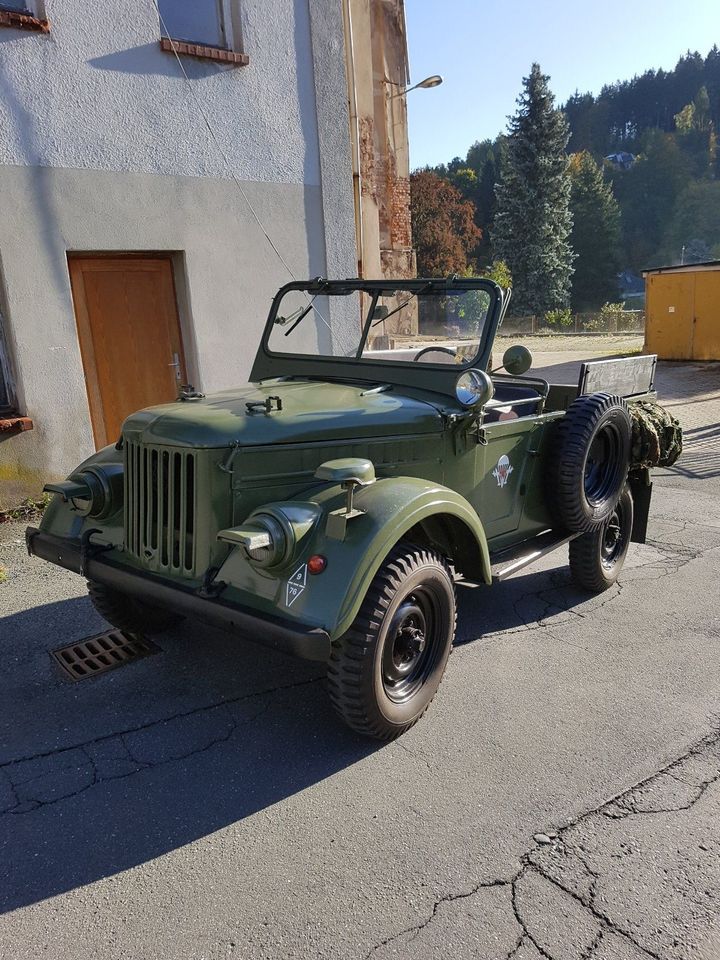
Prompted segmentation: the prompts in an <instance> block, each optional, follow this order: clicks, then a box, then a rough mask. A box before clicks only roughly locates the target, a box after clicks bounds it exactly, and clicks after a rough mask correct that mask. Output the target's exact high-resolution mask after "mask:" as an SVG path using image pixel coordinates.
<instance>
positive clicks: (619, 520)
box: [600, 504, 625, 569]
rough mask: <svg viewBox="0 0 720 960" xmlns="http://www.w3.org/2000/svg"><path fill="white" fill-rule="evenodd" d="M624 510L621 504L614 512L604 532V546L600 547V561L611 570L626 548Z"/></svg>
mask: <svg viewBox="0 0 720 960" xmlns="http://www.w3.org/2000/svg"><path fill="white" fill-rule="evenodd" d="M623 519H624V516H623V508H622V506H621V505H620V504H618V505H617V507H616V508H615V509H614V510H613V512H612V513H611V515H610V519H609V520H608V522H607V523H606V525H605V529H604V530H603V538H602V545H601V547H600V559H601V561H602V565H603V566H604V567H605V568H607V569H611V568H612V567H614V566H615V564H616V563H617V561H618V557H619V556H620V555H621V554H622V552H623V549H624V547H625V536H624V534H623Z"/></svg>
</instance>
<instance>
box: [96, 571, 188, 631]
mask: <svg viewBox="0 0 720 960" xmlns="http://www.w3.org/2000/svg"><path fill="white" fill-rule="evenodd" d="M88 593H89V594H90V599H91V600H92V602H93V606H94V607H95V609H96V610H97V612H98V613H99V614H100V616H101V617H103V618H104V619H105V620H107V622H108V623H111V624H112V625H113V626H114V627H117V628H118V629H119V630H127V631H128V633H144V634H150V635H152V634H156V633H163V632H164V631H165V630H169V629H170V628H171V627H174V626H176V625H177V624H178V623H180V622H181V621H182V620H183V619H184V618H183V617H181V616H180V615H179V614H177V613H172V612H171V611H170V610H163V608H162V607H154V606H153V605H152V604H150V603H145V602H144V601H143V600H136V599H135V598H134V597H131V596H129V595H128V594H126V593H120V592H119V591H118V590H113V589H112V588H111V587H106V586H105V584H103V583H98V582H97V580H88Z"/></svg>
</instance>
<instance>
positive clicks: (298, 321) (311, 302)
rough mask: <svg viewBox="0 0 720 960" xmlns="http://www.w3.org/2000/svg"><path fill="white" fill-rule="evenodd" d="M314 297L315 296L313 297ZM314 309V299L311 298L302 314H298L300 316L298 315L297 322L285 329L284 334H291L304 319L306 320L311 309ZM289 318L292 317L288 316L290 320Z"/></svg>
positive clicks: (287, 335)
mask: <svg viewBox="0 0 720 960" xmlns="http://www.w3.org/2000/svg"><path fill="white" fill-rule="evenodd" d="M313 299H314V298H313ZM313 309H314V308H313V301H312V300H311V301H310V303H309V304H308V305H307V306H306V307H305V309H304V310H303V311H302V312H301V313H300V314H298V316H297V317H296V319H295V322H294V323H293V325H292V326H291V327H290V329H289V330H286V331H285V333H284V336H286V337H289V336H290V334H291V333H292V332H293V330H294V329H295V327H296V326H297V325H298V324H299V323H300V322H301V321H302V320H304V319H305V317H306V316H307V315H308V314H309V313H310V311H311V310H313ZM289 319H290V317H288V320H289Z"/></svg>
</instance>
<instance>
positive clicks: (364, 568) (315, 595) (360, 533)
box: [218, 477, 491, 639]
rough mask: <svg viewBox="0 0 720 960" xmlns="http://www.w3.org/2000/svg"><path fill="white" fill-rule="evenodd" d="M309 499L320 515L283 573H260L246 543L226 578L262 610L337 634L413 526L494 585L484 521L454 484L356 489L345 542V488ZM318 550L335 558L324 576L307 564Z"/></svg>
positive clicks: (407, 482) (231, 559) (415, 482)
mask: <svg viewBox="0 0 720 960" xmlns="http://www.w3.org/2000/svg"><path fill="white" fill-rule="evenodd" d="M306 503H307V504H308V506H309V505H310V504H312V505H314V509H315V510H316V511H317V520H316V522H315V524H314V526H313V529H312V531H310V532H309V535H308V536H305V537H303V538H302V541H301V544H300V548H299V552H298V553H297V554H296V556H295V557H294V559H293V561H292V562H291V563H290V564H288V566H287V567H286V568H285V569H284V570H283V571H282V572H275V573H271V572H270V571H260V570H258V569H257V568H256V567H254V565H252V564H251V563H250V562H249V561H248V560H247V557H246V556H245V553H244V550H243V548H242V547H236V548H235V549H233V550H232V552H231V554H230V555H229V556H228V558H227V560H226V562H225V564H224V565H223V567H222V569H221V570H220V572H219V574H218V580H220V581H224V582H226V583H228V584H229V585H230V586H231V589H232V588H233V587H235V588H237V589H239V590H240V591H242V592H243V593H245V594H246V595H247V593H248V592H252V594H253V595H254V596H253V599H254V602H255V603H256V604H257V605H258V606H259V607H265V606H267V609H268V610H269V609H270V607H271V606H272V605H274V606H275V607H276V609H277V612H278V613H279V614H282V615H284V616H289V617H290V618H292V619H297V620H298V621H300V622H303V623H306V624H308V625H311V626H319V627H322V628H323V629H325V630H327V632H328V633H329V634H330V637H331V638H332V639H336V638H337V637H339V636H341V635H342V634H343V633H345V631H346V630H347V629H348V628H349V626H350V625H351V623H352V622H353V620H354V619H355V617H356V616H357V613H358V611H359V609H360V605H361V604H362V601H363V599H364V597H365V595H366V593H367V591H368V588H369V587H370V584H371V583H372V580H373V577H374V576H375V574H376V573H377V571H378V570H379V568H380V566H381V565H382V563H383V561H384V559H385V557H387V555H388V553H389V552H390V551H391V550H392V548H393V547H394V546H395V544H396V543H397V542H398V541H399V540H402V539H403V538H404V537H406V536H407V535H408V533H409V532H410V531H413V539H416V540H418V542H422V543H423V544H425V545H431V546H435V547H436V548H437V549H440V550H441V552H443V553H444V554H445V555H446V556H448V558H449V559H451V560H452V561H453V562H454V563H455V564H456V565H457V566H459V567H460V568H461V569H462V570H463V572H464V573H470V574H471V575H472V576H474V577H475V578H477V579H482V580H484V581H485V582H486V583H490V580H491V575H490V557H489V553H488V546H487V539H486V537H485V532H484V530H483V527H482V524H481V523H480V520H479V519H478V516H477V514H476V513H475V511H474V510H473V508H472V507H471V505H470V504H469V503H468V501H467V500H466V499H465V498H464V497H462V496H460V495H459V494H458V493H455V492H454V491H453V490H450V489H449V488H447V487H443V486H441V485H439V484H435V483H431V482H429V481H427V480H422V479H420V478H417V477H393V478H387V479H384V480H378V481H377V482H375V483H373V484H371V485H369V486H367V487H364V488H362V489H360V490H358V491H357V493H356V494H355V507H356V509H358V510H360V511H362V514H361V515H359V516H356V517H353V518H352V519H351V520H349V521H348V522H347V527H346V532H345V536H344V538H343V539H334V538H333V537H332V536H329V535H328V532H327V519H328V515H329V514H330V513H331V512H332V511H334V510H338V509H341V508H342V507H343V505H344V503H345V494H344V493H343V492H342V491H341V490H340V488H339V487H338V486H335V485H333V486H329V487H328V486H324V487H322V488H319V489H316V490H315V491H312V492H310V494H309V496H308V497H307V498H306ZM296 506H297V505H296ZM282 507H283V504H282V503H278V504H268V505H267V508H266V507H263V508H262V511H264V510H265V509H270V510H272V509H273V508H277V509H280V510H282ZM314 554H321V555H322V556H324V557H325V558H326V560H327V565H326V568H325V570H324V571H323V572H322V573H321V574H318V575H317V576H311V575H310V574H309V573H308V571H307V567H306V564H307V560H308V558H309V557H310V556H312V555H314ZM298 586H299V587H300V589H299V590H298V589H296V588H297V587H298Z"/></svg>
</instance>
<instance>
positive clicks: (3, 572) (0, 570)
mask: <svg viewBox="0 0 720 960" xmlns="http://www.w3.org/2000/svg"><path fill="white" fill-rule="evenodd" d="M7 578H8V569H7V567H4V566H3V565H2V564H1V563H0V583H5V581H6V580H7Z"/></svg>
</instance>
